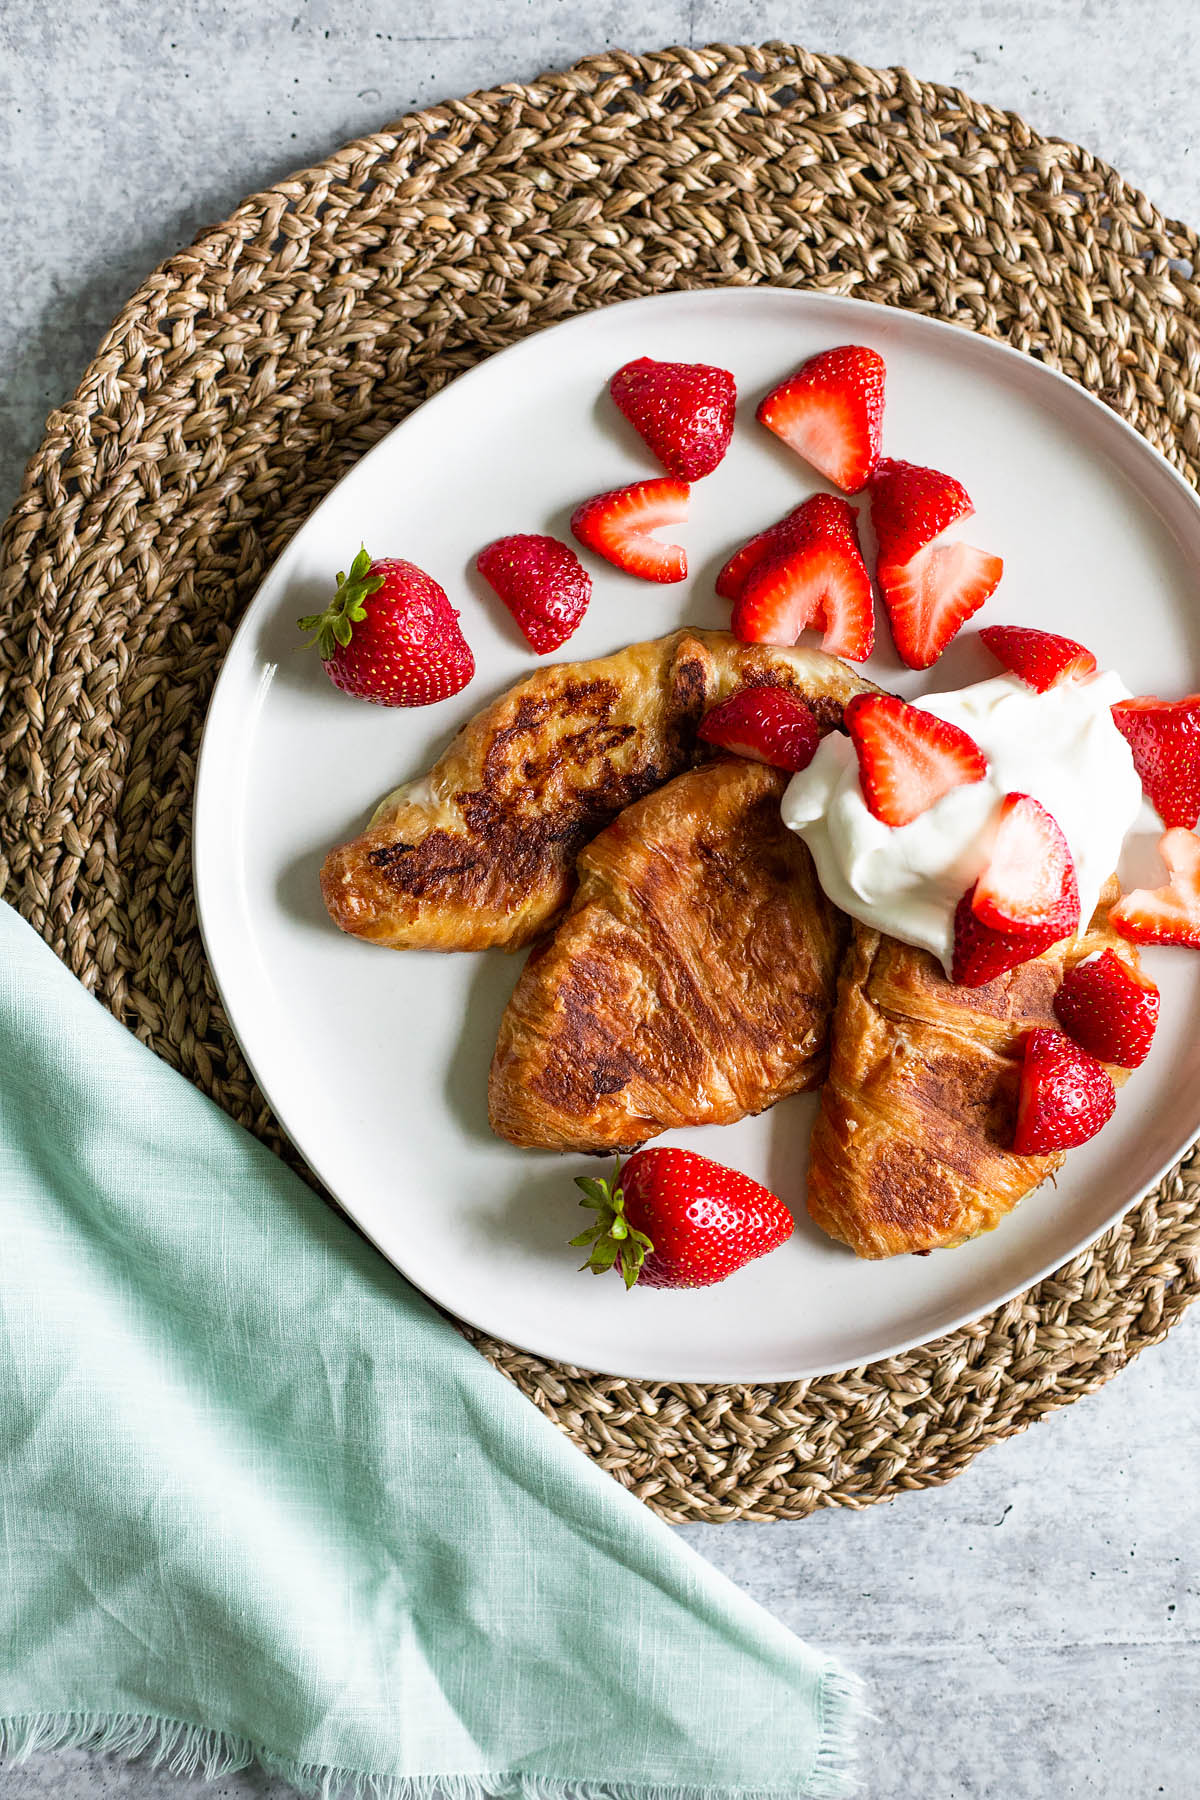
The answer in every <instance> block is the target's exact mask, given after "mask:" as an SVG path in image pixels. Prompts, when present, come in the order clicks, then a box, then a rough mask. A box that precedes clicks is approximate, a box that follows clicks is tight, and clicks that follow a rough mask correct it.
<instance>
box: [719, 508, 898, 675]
mask: <svg viewBox="0 0 1200 1800" xmlns="http://www.w3.org/2000/svg"><path fill="white" fill-rule="evenodd" d="M782 523H783V524H785V525H786V532H784V531H782V530H781V531H780V532H779V533H778V536H777V538H776V540H775V542H774V544H773V545H771V546H768V548H767V552H766V554H765V555H763V556H762V557H761V559H760V560H759V561H758V562H757V563H755V564H754V565H753V566H752V567H751V568H750V569H749V570H748V572H747V573H746V575H745V577H744V580H743V582H742V587H741V591H740V593H739V594H738V596H737V599H736V600H735V601H734V605H733V615H732V619H731V624H732V628H733V634H734V636H735V637H737V638H739V639H740V640H741V641H742V642H743V643H763V644H794V643H795V642H796V639H797V638H798V637H799V635H800V633H801V632H802V631H804V630H806V629H807V628H808V627H809V626H815V625H821V626H822V627H823V630H824V638H823V640H822V649H824V650H825V651H826V652H827V653H828V654H829V655H831V656H844V657H846V658H847V659H848V660H849V661H852V662H862V661H865V659H866V658H867V657H868V656H869V655H870V653H871V648H872V644H873V641H874V635H875V616H874V609H873V605H872V600H871V578H870V576H869V575H868V573H867V566H866V564H865V563H864V562H863V559H862V552H861V550H860V549H859V547H858V535H857V530H856V524H855V513H854V508H853V507H852V506H851V505H850V504H849V503H848V502H847V501H845V500H839V499H837V498H835V497H834V496H833V495H831V494H814V495H813V496H812V497H811V499H809V500H806V501H805V502H804V504H803V505H802V506H800V507H797V509H796V510H795V512H793V513H791V514H789V516H788V519H787V520H786V521H783V522H782Z"/></svg>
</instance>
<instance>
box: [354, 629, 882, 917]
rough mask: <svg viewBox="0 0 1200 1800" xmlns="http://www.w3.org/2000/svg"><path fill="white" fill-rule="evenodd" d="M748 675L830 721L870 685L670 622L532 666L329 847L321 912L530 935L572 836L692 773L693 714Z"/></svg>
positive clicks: (565, 881) (830, 660)
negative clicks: (607, 648)
mask: <svg viewBox="0 0 1200 1800" xmlns="http://www.w3.org/2000/svg"><path fill="white" fill-rule="evenodd" d="M755 682H769V683H774V684H776V685H780V686H784V687H788V688H791V689H793V690H794V691H796V692H797V693H800V694H803V695H804V696H805V698H806V699H807V700H808V701H809V703H810V704H811V705H812V707H813V709H814V711H815V712H816V714H817V717H818V721H819V723H820V724H821V725H822V727H823V728H826V729H827V728H828V727H829V726H831V725H833V724H836V723H837V722H838V721H839V720H840V719H841V714H842V708H843V706H844V705H845V703H846V701H847V700H849V699H850V698H851V697H852V695H854V694H856V693H860V692H862V691H863V690H864V689H869V688H870V687H871V683H870V682H868V681H865V680H864V679H863V678H862V677H861V676H859V675H857V674H856V673H855V672H854V671H853V670H852V669H850V668H849V667H847V665H846V664H845V663H843V662H840V661H838V659H837V658H836V657H831V656H825V655H823V654H822V653H821V652H820V651H819V650H808V649H798V648H797V649H780V648H777V647H776V646H774V645H770V644H740V643H738V642H737V640H736V639H735V638H733V637H731V636H730V635H729V633H728V632H724V631H689V630H684V631H676V632H672V633H671V635H670V636H669V637H661V638H655V639H654V640H653V641H651V642H649V643H644V644H631V645H630V646H629V647H628V648H627V649H625V650H621V651H619V652H618V653H617V654H616V655H615V656H606V657H601V658H600V659H599V660H597V661H595V662H582V663H551V664H548V665H546V666H544V667H542V668H539V669H538V670H536V671H535V673H534V674H532V675H530V676H529V677H528V678H527V679H526V680H525V681H522V682H519V683H518V684H517V685H516V686H515V687H513V688H510V689H509V690H508V692H507V693H505V694H502V695H501V697H500V698H499V699H498V700H496V701H495V702H494V703H493V705H491V706H489V707H487V708H486V709H485V710H484V711H483V712H481V713H478V714H477V715H476V716H475V718H473V719H471V720H470V721H469V722H468V723H467V725H465V726H464V727H463V729H462V731H460V732H459V734H458V736H457V737H456V738H455V739H454V742H453V743H452V744H451V745H450V747H449V749H448V750H447V751H446V753H445V755H444V756H442V757H441V759H440V760H439V761H438V762H437V764H436V765H435V766H434V768H433V769H432V770H431V771H430V773H429V774H428V775H425V776H423V777H421V778H420V779H419V780H417V781H412V782H409V783H407V784H406V785H405V786H404V787H402V788H398V789H397V790H396V792H395V793H393V794H389V795H388V797H387V798H386V799H385V800H383V801H382V802H381V803H380V805H379V806H378V807H377V808H376V811H375V816H374V818H373V819H372V821H371V824H370V825H369V827H368V828H367V830H366V831H365V832H363V833H362V835H361V836H359V837H357V838H355V839H354V840H353V842H351V843H348V844H343V845H342V846H341V847H340V848H339V849H336V850H331V851H330V853H329V855H328V856H327V857H326V859H325V866H324V868H323V869H322V871H321V891H322V893H323V895H324V898H325V904H326V906H327V907H328V909H329V912H330V915H331V917H332V918H333V920H334V921H335V923H336V924H338V925H339V926H340V927H341V929H342V930H343V931H348V932H352V933H353V934H354V935H355V936H356V937H363V938H369V939H370V940H371V941H372V942H373V943H377V944H386V945H388V946H390V947H391V948H392V949H395V950H402V949H426V950H483V949H486V948H487V947H488V946H489V945H501V946H503V947H504V948H506V949H509V950H515V949H519V948H520V947H521V946H522V945H524V944H528V943H531V942H532V941H533V939H534V938H535V937H536V936H537V935H538V934H539V933H540V932H542V931H544V930H545V929H547V928H548V927H549V926H550V925H551V924H552V923H553V921H554V919H555V917H556V916H557V915H558V914H559V913H560V912H561V911H562V908H563V907H564V906H565V905H566V903H567V900H568V899H569V898H570V895H571V892H572V889H573V887H574V884H575V876H574V867H575V858H576V856H577V855H578V853H579V851H580V850H581V849H582V847H583V845H584V844H586V843H587V842H588V840H589V839H590V838H592V837H594V836H595V835H596V833H597V832H598V831H600V830H601V829H602V828H603V827H604V826H605V825H607V824H608V822H609V820H610V819H612V818H614V817H615V816H616V814H617V813H619V812H620V811H621V808H622V807H624V806H628V805H629V803H630V801H632V800H637V799H639V798H640V797H641V796H642V795H643V794H647V793H649V792H650V791H651V790H652V789H654V788H657V787H660V786H661V785H662V783H663V782H664V781H669V780H670V779H671V777H672V776H674V775H678V774H680V773H681V771H682V770H684V769H687V768H690V767H691V766H692V765H693V764H694V763H695V761H696V760H697V755H696V727H697V725H698V724H699V722H700V720H701V718H702V717H703V715H704V713H705V712H706V711H707V710H708V708H709V707H710V706H712V705H713V704H714V703H715V702H716V701H718V700H720V699H722V698H724V697H725V696H727V695H728V694H730V693H732V692H733V691H734V690H735V689H736V688H738V687H741V686H743V685H745V684H747V683H755Z"/></svg>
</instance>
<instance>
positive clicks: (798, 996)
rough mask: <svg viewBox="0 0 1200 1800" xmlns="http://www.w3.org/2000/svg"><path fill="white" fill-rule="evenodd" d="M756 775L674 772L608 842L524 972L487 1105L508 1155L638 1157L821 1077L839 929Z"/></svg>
mask: <svg viewBox="0 0 1200 1800" xmlns="http://www.w3.org/2000/svg"><path fill="white" fill-rule="evenodd" d="M786 782H787V777H786V776H784V775H781V774H779V773H778V772H777V771H775V770H773V769H768V768H765V767H764V766H763V765H762V764H761V763H751V762H745V761H741V760H738V759H733V760H728V761H721V762H715V763H710V764H709V765H707V766H706V767H702V768H699V769H694V770H692V771H690V772H689V773H687V774H684V775H680V776H679V777H678V778H677V779H676V780H674V781H672V782H670V783H669V785H668V786H666V787H663V788H660V789H659V790H658V792H657V793H655V794H652V795H650V796H649V797H648V798H646V799H644V800H639V801H638V802H637V803H636V804H635V805H633V806H630V807H627V808H626V810H625V811H624V812H623V813H622V814H621V815H620V817H619V818H618V819H617V820H616V821H615V822H614V823H613V824H612V825H610V826H609V827H608V829H607V830H606V831H602V832H601V833H600V835H599V837H597V838H596V839H595V840H594V841H593V842H592V843H591V844H590V845H589V846H588V847H587V848H586V849H585V850H584V851H583V853H582V854H581V856H580V858H579V889H578V892H577V893H576V895H575V898H574V900H573V902H572V904H571V907H570V909H569V911H568V913H567V915H566V917H565V918H564V919H563V921H562V923H561V924H560V925H559V927H558V930H557V931H556V932H555V934H554V936H553V937H552V938H551V939H550V941H549V942H548V943H546V944H544V945H542V946H541V947H540V948H539V949H537V950H535V951H534V953H533V955H532V956H531V957H530V959H529V961H528V963H527V964H526V965H525V969H524V972H523V973H522V975H521V979H520V980H519V981H518V983H517V987H516V991H515V992H514V994H513V997H512V999H511V1001H510V1002H509V1005H508V1008H507V1011H506V1012H505V1014H504V1018H503V1020H502V1021H501V1025H500V1035H499V1041H498V1042H497V1045H496V1054H495V1058H494V1060H493V1062H492V1072H491V1079H490V1082H489V1087H488V1105H489V1114H490V1117H491V1122H492V1127H493V1129H494V1130H495V1131H497V1132H498V1133H499V1134H500V1136H501V1137H505V1138H508V1139H509V1141H510V1142H511V1143H514V1144H521V1145H526V1146H537V1147H540V1148H544V1149H554V1150H593V1151H600V1150H611V1149H615V1148H622V1149H631V1148H633V1147H634V1146H635V1145H637V1144H640V1143H642V1142H644V1141H645V1139H646V1138H649V1137H653V1136H654V1135H655V1134H656V1133H657V1132H660V1131H666V1130H669V1129H670V1128H672V1127H679V1126H686V1125H727V1124H730V1123H732V1121H733V1120H735V1119H740V1118H743V1117H744V1116H745V1115H746V1114H747V1113H757V1112H762V1111H763V1109H764V1108H765V1107H768V1106H771V1105H773V1104H774V1102H775V1101H776V1100H779V1099H780V1098H782V1096H783V1095H784V1094H791V1093H796V1092H798V1091H799V1090H800V1089H802V1088H809V1087H815V1086H816V1085H817V1084H818V1083H819V1082H820V1081H821V1080H822V1079H823V1077H824V1074H825V1067H826V1061H827V1046H828V1034H829V1016H830V1013H831V1011H832V1008H833V1001H834V994H835V990H836V985H837V969H838V963H839V960H840V956H841V950H842V946H843V945H844V943H845V940H846V930H847V922H846V920H845V918H844V917H843V915H842V914H840V913H838V912H836V911H835V910H834V908H833V907H832V906H830V904H829V902H828V901H827V900H826V899H825V896H824V894H823V893H822V892H821V889H820V887H819V886H818V884H817V878H816V872H815V870H814V867H813V862H812V858H811V857H810V855H809V853H808V850H807V849H806V848H805V846H804V845H803V844H802V843H801V841H800V839H799V838H798V837H796V836H795V835H794V834H793V833H792V832H790V831H788V830H787V828H786V827H785V826H784V824H783V823H782V821H781V819H780V816H779V801H780V797H781V795H782V793H783V789H784V787H785V785H786Z"/></svg>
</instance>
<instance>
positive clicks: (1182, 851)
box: [1108, 826, 1200, 950]
mask: <svg viewBox="0 0 1200 1800" xmlns="http://www.w3.org/2000/svg"><path fill="white" fill-rule="evenodd" d="M1159 850H1160V851H1161V853H1162V859H1163V861H1164V862H1165V863H1166V865H1167V873H1168V875H1169V876H1170V880H1169V882H1168V883H1167V886H1166V887H1161V888H1134V889H1133V891H1132V892H1131V893H1128V894H1126V895H1125V896H1124V898H1123V899H1121V900H1118V901H1117V904H1116V905H1115V906H1114V907H1113V909H1112V911H1111V912H1110V913H1109V915H1108V918H1109V923H1110V924H1111V926H1112V928H1113V930H1114V931H1119V932H1120V934H1121V936H1122V937H1126V938H1128V939H1129V940H1130V942H1131V943H1134V944H1185V945H1187V947H1188V948H1189V949H1192V950H1200V837H1197V836H1196V835H1195V833H1194V832H1191V831H1185V830H1184V829H1183V827H1182V826H1176V827H1175V828H1174V830H1172V831H1165V832H1164V833H1163V835H1162V839H1161V841H1160V843H1159Z"/></svg>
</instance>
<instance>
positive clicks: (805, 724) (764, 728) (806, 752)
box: [699, 685, 821, 773]
mask: <svg viewBox="0 0 1200 1800" xmlns="http://www.w3.org/2000/svg"><path fill="white" fill-rule="evenodd" d="M699 736H700V737H701V739H702V740H703V742H704V743H706V744H714V745H716V747H717V748H718V749H721V750H729V751H732V752H733V754H734V755H735V756H746V757H750V758H751V759H752V760H754V761H756V762H764V763H769V764H770V765H771V767H772V768H773V769H789V770H791V771H792V772H793V773H795V772H796V771H797V770H798V769H807V767H808V765H809V763H810V762H811V761H812V759H813V756H814V754H815V752H816V748H817V744H818V743H819V742H820V737H821V733H820V730H819V729H818V726H817V721H816V718H815V717H814V715H813V711H812V708H811V707H810V706H809V705H808V704H807V703H806V702H805V701H804V700H802V699H800V697H799V696H798V695H797V694H790V693H789V692H788V691H787V689H786V688H780V687H770V686H766V685H763V686H760V687H747V688H742V689H741V690H740V691H739V692H738V693H736V694H733V695H731V697H730V698H729V699H728V700H725V701H723V702H722V703H721V705H720V706H714V707H713V709H712V711H711V712H709V713H706V714H705V717H704V719H703V721H702V723H701V725H700V731H699Z"/></svg>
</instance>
